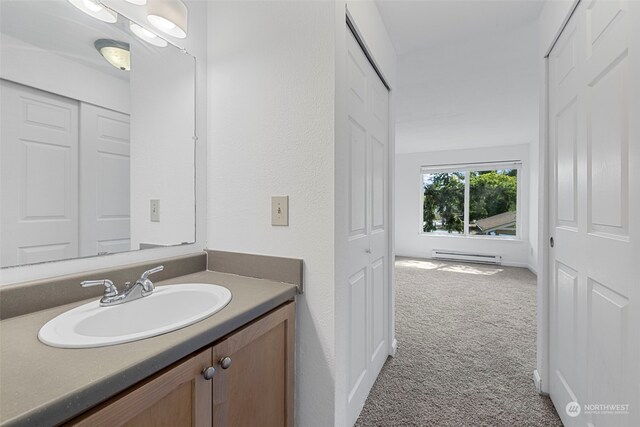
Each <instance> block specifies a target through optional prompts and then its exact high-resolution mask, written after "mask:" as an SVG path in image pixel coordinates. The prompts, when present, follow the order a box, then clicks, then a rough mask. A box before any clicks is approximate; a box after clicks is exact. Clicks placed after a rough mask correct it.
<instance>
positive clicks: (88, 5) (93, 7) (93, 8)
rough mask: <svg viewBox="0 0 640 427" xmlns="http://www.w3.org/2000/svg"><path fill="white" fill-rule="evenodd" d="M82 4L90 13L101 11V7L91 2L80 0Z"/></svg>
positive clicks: (89, 0)
mask: <svg viewBox="0 0 640 427" xmlns="http://www.w3.org/2000/svg"><path fill="white" fill-rule="evenodd" d="M82 3H83V4H84V5H85V7H86V8H87V9H89V10H90V11H92V12H100V11H101V10H102V6H100V5H99V4H97V3H94V2H93V1H91V0H82Z"/></svg>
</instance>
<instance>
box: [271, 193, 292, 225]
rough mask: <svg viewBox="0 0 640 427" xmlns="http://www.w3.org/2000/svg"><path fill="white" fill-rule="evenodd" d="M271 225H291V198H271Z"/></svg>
mask: <svg viewBox="0 0 640 427" xmlns="http://www.w3.org/2000/svg"><path fill="white" fill-rule="evenodd" d="M271 225H285V226H286V225H289V196H273V197H271Z"/></svg>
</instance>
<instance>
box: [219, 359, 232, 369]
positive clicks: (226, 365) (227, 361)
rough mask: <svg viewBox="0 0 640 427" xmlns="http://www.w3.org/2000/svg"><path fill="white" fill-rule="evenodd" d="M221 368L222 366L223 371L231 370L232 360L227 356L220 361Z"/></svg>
mask: <svg viewBox="0 0 640 427" xmlns="http://www.w3.org/2000/svg"><path fill="white" fill-rule="evenodd" d="M220 366H222V369H229V366H231V358H230V357H229V356H227V357H223V358H222V359H220Z"/></svg>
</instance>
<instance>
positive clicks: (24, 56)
mask: <svg viewBox="0 0 640 427" xmlns="http://www.w3.org/2000/svg"><path fill="white" fill-rule="evenodd" d="M73 1H75V2H80V3H82V2H83V1H84V2H85V6H88V7H96V6H97V5H96V4H95V3H92V2H90V1H88V0H73ZM73 1H68V0H45V1H24V0H2V1H0V61H1V64H2V67H0V84H1V86H0V94H1V96H0V98H1V101H0V103H1V105H0V116H1V117H0V128H1V130H0V138H1V141H0V180H1V182H0V186H1V191H2V193H1V197H0V234H1V237H0V241H1V243H0V266H1V267H11V266H18V265H26V264H33V263H40V262H48V261H56V260H64V259H72V258H79V257H90V256H98V255H105V254H112V253H118V252H125V251H134V250H141V249H146V248H152V247H158V246H172V245H181V244H186V243H193V242H194V241H195V164H194V149H195V141H196V138H195V58H194V57H193V56H191V55H189V54H188V53H186V52H185V51H184V50H181V49H179V48H177V47H175V46H173V45H171V44H168V43H167V42H166V41H165V40H163V39H162V38H160V37H157V36H156V35H154V33H152V32H150V31H149V29H151V28H152V27H149V26H148V25H147V24H145V23H142V22H140V23H134V22H132V21H130V20H129V19H127V18H126V17H124V16H122V15H119V14H117V13H116V12H114V11H111V10H110V9H106V8H105V10H107V11H108V12H107V13H109V14H110V16H111V18H109V17H108V20H109V21H112V22H103V21H101V20H99V19H96V18H94V17H92V16H89V15H88V14H86V13H84V12H82V11H81V10H79V9H78V8H77V7H75V6H74V5H73V4H72V2H73ZM139 25H141V26H143V27H146V28H141V27H140V26H139Z"/></svg>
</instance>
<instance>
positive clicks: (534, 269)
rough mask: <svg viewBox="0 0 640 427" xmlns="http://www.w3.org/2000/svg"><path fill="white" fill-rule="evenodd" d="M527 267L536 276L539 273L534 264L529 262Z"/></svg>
mask: <svg viewBox="0 0 640 427" xmlns="http://www.w3.org/2000/svg"><path fill="white" fill-rule="evenodd" d="M527 268H528V269H529V271H530V272H532V273H533V274H535V275H536V276H537V275H538V272H537V271H536V268H535V267H534V266H532V265H530V264H529V265H527Z"/></svg>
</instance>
